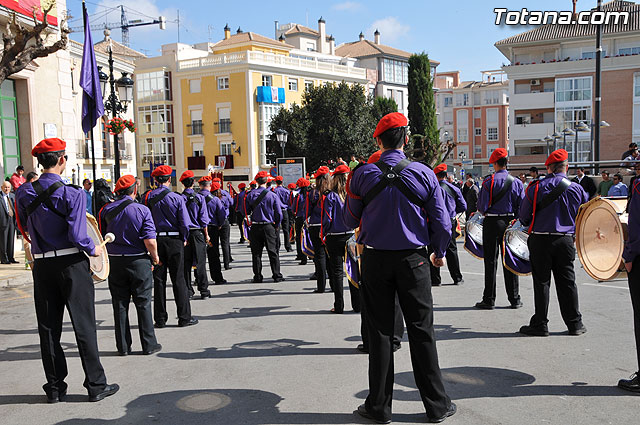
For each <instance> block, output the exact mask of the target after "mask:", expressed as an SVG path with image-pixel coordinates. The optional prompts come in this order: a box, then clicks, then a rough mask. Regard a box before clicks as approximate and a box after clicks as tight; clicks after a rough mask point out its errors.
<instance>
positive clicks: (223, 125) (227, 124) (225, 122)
mask: <svg viewBox="0 0 640 425" xmlns="http://www.w3.org/2000/svg"><path fill="white" fill-rule="evenodd" d="M214 124H215V125H216V126H217V127H218V133H231V120H230V119H227V118H225V119H222V120H220V121H218V122H214Z"/></svg>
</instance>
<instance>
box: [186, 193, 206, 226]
mask: <svg viewBox="0 0 640 425" xmlns="http://www.w3.org/2000/svg"><path fill="white" fill-rule="evenodd" d="M184 193H188V194H190V195H195V196H196V198H197V199H198V201H200V204H199V205H198V202H196V201H195V200H193V201H192V202H189V201H188V199H187V197H186V196H185V197H184V199H185V202H186V205H187V212H188V213H189V222H190V223H189V228H190V229H204V228H205V227H207V225H208V224H209V212H208V211H207V206H206V205H205V203H206V202H205V200H204V196H202V194H200V193H195V192H194V190H193V189H185V190H184V192H183V194H184ZM183 196H184V195H183Z"/></svg>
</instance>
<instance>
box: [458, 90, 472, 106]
mask: <svg viewBox="0 0 640 425" xmlns="http://www.w3.org/2000/svg"><path fill="white" fill-rule="evenodd" d="M456 106H470V105H469V93H463V94H457V95H456Z"/></svg>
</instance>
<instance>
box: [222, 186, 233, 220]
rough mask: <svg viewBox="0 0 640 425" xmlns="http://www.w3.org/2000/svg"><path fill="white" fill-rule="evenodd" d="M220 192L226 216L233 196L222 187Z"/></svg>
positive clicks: (231, 204)
mask: <svg viewBox="0 0 640 425" xmlns="http://www.w3.org/2000/svg"><path fill="white" fill-rule="evenodd" d="M220 192H221V193H222V205H224V209H225V211H226V212H227V217H229V211H230V208H231V206H233V198H232V197H231V195H229V192H227V191H226V190H224V189H220Z"/></svg>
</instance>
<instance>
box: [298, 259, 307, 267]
mask: <svg viewBox="0 0 640 425" xmlns="http://www.w3.org/2000/svg"><path fill="white" fill-rule="evenodd" d="M298 265H299V266H306V265H307V262H306V261H304V260H302V261H300V262H299V263H298Z"/></svg>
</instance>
